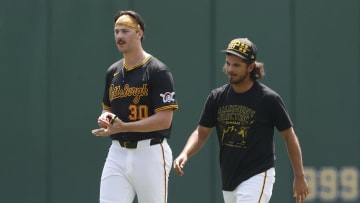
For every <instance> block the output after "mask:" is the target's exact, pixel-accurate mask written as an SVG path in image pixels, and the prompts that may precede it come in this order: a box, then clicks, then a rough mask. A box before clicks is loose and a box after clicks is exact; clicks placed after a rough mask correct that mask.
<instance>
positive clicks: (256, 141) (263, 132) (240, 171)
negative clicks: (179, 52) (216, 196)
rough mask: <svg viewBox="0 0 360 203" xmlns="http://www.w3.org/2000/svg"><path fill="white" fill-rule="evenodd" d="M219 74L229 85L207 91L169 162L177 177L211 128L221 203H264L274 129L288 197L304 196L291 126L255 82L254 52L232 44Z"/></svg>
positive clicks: (271, 174)
mask: <svg viewBox="0 0 360 203" xmlns="http://www.w3.org/2000/svg"><path fill="white" fill-rule="evenodd" d="M223 52H225V53H226V58H225V65H224V67H223V70H224V72H225V74H227V76H228V80H229V83H228V84H225V85H223V86H222V87H219V88H216V89H214V90H212V91H211V93H210V94H209V96H208V98H207V101H206V103H205V105H204V109H203V112H202V115H201V118H200V121H199V125H198V127H197V128H196V129H195V130H194V131H193V133H192V134H191V135H190V137H189V138H188V141H187V143H186V145H185V147H184V149H183V151H182V152H181V153H180V155H179V156H178V157H177V158H176V159H175V160H174V170H175V173H177V174H178V175H183V173H184V171H183V168H184V166H185V164H186V162H187V160H188V159H189V158H190V157H191V156H193V155H194V154H195V153H196V152H197V151H198V150H199V149H200V148H201V146H202V145H203V144H204V143H205V141H206V139H207V138H208V136H209V134H210V132H211V130H212V128H213V127H215V128H216V132H217V135H218V141H219V145H220V168H221V177H222V189H223V197H224V200H225V203H267V202H269V201H270V197H271V195H272V189H273V184H274V182H275V168H274V166H275V164H274V143H273V137H274V127H276V128H277V129H278V130H279V131H280V133H281V135H282V136H283V138H284V140H285V143H286V146H287V149H288V154H289V158H290V160H291V163H292V167H293V169H294V175H295V178H294V188H293V190H294V196H295V197H296V202H297V203H299V202H302V201H303V200H304V199H305V197H306V196H307V194H308V186H307V183H306V180H305V176H304V169H303V164H302V155H301V149H300V145H299V142H298V139H297V136H296V134H295V132H294V129H293V127H292V126H293V123H292V121H291V119H290V116H289V114H288V113H287V111H286V109H285V105H284V103H283V101H282V99H281V97H280V96H279V95H278V94H277V93H276V92H275V91H273V90H272V89H270V88H269V87H267V86H265V85H264V84H262V83H259V82H257V79H260V78H262V77H263V76H264V67H263V63H259V62H257V61H256V53H257V50H256V46H255V44H253V43H252V42H251V41H250V40H249V39H247V38H238V39H234V40H232V41H231V42H230V43H229V45H228V48H227V49H226V50H223Z"/></svg>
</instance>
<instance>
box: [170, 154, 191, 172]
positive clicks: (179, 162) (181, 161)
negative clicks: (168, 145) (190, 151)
mask: <svg viewBox="0 0 360 203" xmlns="http://www.w3.org/2000/svg"><path fill="white" fill-rule="evenodd" d="M187 160H188V158H187V156H186V155H185V154H180V155H179V156H178V157H177V158H176V159H175V160H174V164H173V167H174V171H175V174H176V175H179V176H182V175H184V171H183V168H184V166H185V164H186V162H187Z"/></svg>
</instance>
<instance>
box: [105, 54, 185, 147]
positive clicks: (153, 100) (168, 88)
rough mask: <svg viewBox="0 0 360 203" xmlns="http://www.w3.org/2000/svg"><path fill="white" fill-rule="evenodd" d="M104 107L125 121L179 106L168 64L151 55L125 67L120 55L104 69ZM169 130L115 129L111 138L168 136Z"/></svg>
mask: <svg viewBox="0 0 360 203" xmlns="http://www.w3.org/2000/svg"><path fill="white" fill-rule="evenodd" d="M103 109H105V110H110V111H111V112H113V113H114V114H116V115H117V116H118V117H119V118H120V119H121V120H122V121H124V122H134V121H138V120H141V119H144V118H147V117H149V116H151V115H153V114H155V113H156V112H158V111H162V110H165V109H174V110H176V109H178V104H177V101H176V99H175V89H174V81H173V77H172V74H171V72H170V70H169V68H168V67H167V66H166V65H165V64H163V63H162V62H161V61H160V60H158V59H157V58H155V57H153V56H151V55H150V56H148V58H147V59H145V61H144V64H143V65H142V66H140V67H136V68H133V69H126V68H124V65H123V59H121V60H119V61H117V62H116V63H114V64H113V65H111V66H110V68H109V69H108V70H107V74H106V81H105V90H104V96H103ZM170 133H171V127H170V128H168V129H164V130H160V131H153V132H123V133H117V134H113V135H111V138H112V139H116V140H122V141H138V140H143V139H149V138H153V137H159V136H163V137H166V138H170Z"/></svg>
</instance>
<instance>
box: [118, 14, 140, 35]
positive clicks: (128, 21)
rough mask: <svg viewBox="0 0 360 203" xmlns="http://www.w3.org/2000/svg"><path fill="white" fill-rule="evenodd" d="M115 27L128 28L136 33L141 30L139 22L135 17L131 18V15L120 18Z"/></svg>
mask: <svg viewBox="0 0 360 203" xmlns="http://www.w3.org/2000/svg"><path fill="white" fill-rule="evenodd" d="M115 26H125V27H128V28H130V29H134V30H136V31H139V30H140V25H139V24H138V23H137V21H136V20H135V19H134V18H133V17H131V16H129V15H122V16H120V17H119V18H118V19H117V20H116V22H115Z"/></svg>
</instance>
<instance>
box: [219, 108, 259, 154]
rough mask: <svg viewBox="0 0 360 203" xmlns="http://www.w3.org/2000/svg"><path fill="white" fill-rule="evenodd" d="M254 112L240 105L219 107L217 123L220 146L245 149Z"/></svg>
mask: <svg viewBox="0 0 360 203" xmlns="http://www.w3.org/2000/svg"><path fill="white" fill-rule="evenodd" d="M255 113H256V112H255V111H254V110H252V109H250V108H248V107H245V106H241V105H228V106H221V107H220V108H219V110H218V122H219V124H220V125H219V126H220V130H221V132H222V135H221V145H227V146H230V147H239V148H246V147H247V145H246V139H247V137H248V131H249V129H250V127H251V125H252V124H253V123H254V116H255Z"/></svg>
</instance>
